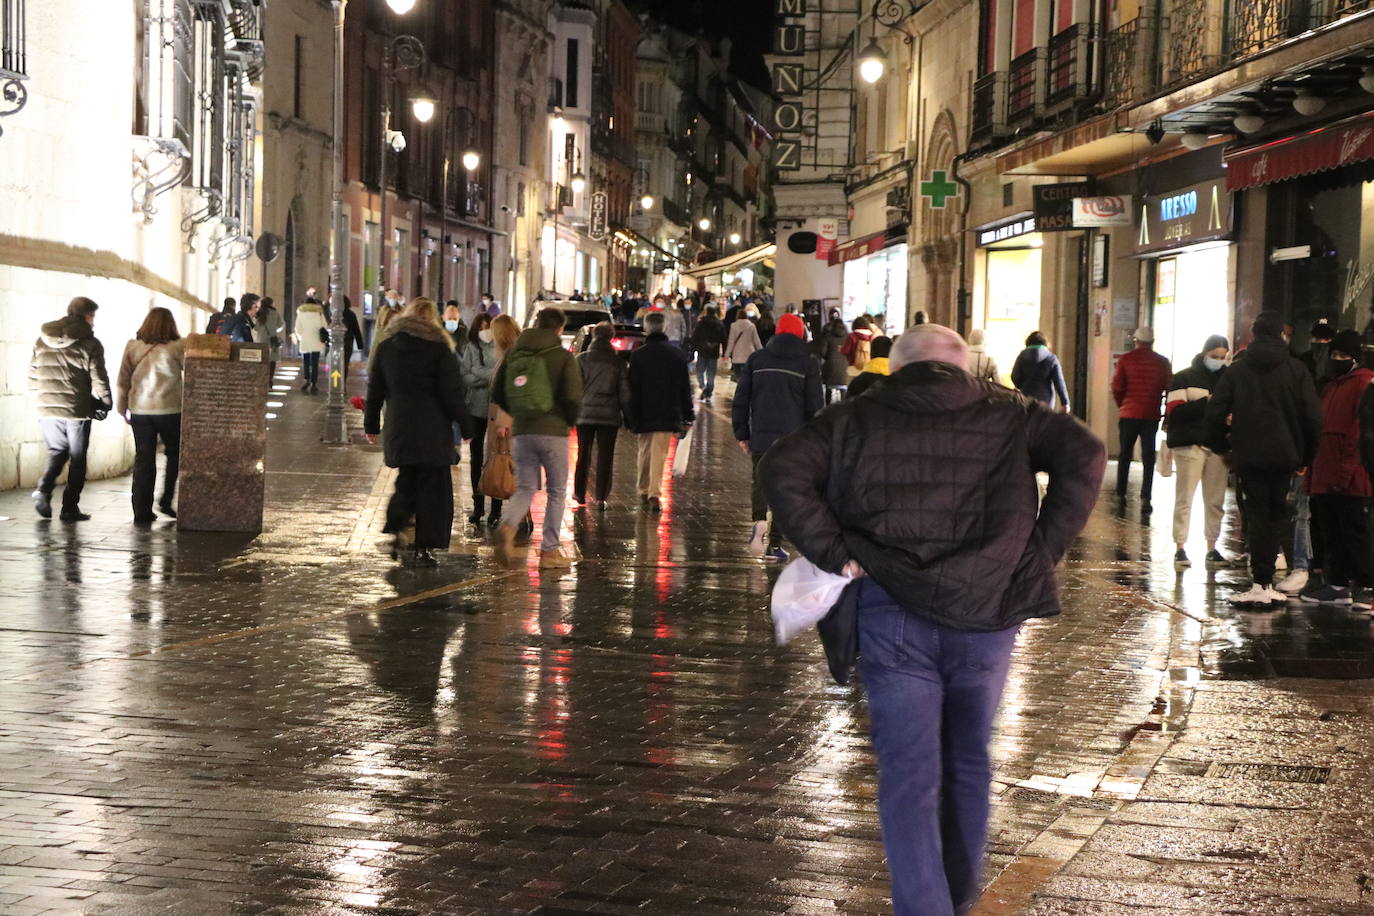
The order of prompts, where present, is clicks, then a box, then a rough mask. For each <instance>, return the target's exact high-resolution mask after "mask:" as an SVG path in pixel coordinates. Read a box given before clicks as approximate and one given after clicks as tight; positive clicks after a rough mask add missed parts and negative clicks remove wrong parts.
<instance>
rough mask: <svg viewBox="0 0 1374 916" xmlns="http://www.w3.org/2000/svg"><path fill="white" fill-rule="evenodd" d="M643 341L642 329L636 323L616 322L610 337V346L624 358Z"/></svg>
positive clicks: (627, 357)
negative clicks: (613, 334) (613, 332)
mask: <svg viewBox="0 0 1374 916" xmlns="http://www.w3.org/2000/svg"><path fill="white" fill-rule="evenodd" d="M642 343H644V329H643V328H641V327H640V326H639V325H637V324H621V323H620V322H616V326H615V336H614V337H612V338H611V346H612V347H614V348H615V351H616V352H617V353H619V354H620V355H621V356H623V357H625V358H626V359H629V358H630V354H631V353H633V352H634V351H635V350H636V349H638V348H639V345H640V344H642Z"/></svg>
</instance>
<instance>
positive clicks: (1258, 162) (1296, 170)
mask: <svg viewBox="0 0 1374 916" xmlns="http://www.w3.org/2000/svg"><path fill="white" fill-rule="evenodd" d="M1366 159H1374V111H1369V112H1366V113H1364V114H1362V115H1360V116H1359V117H1355V118H1350V119H1349V120H1346V121H1341V122H1340V123H1337V124H1333V125H1331V126H1330V127H1323V128H1321V129H1319V130H1313V131H1308V132H1306V133H1301V134H1296V135H1294V136H1292V137H1285V138H1284V139H1282V140H1274V141H1273V142H1271V143H1263V144H1260V145H1259V146H1252V147H1249V148H1248V149H1242V150H1236V151H1235V152H1231V153H1227V154H1226V188H1227V190H1229V191H1239V190H1242V189H1244V188H1257V187H1260V186H1261V185H1266V184H1272V183H1273V182H1275V181H1283V180H1284V179H1287V178H1297V177H1298V176H1299V175H1311V174H1313V173H1314V172H1326V171H1329V170H1331V169H1339V168H1342V167H1343V166H1347V165H1353V164H1354V163H1356V162H1362V161H1364V160H1366Z"/></svg>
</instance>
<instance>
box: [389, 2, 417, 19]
mask: <svg viewBox="0 0 1374 916" xmlns="http://www.w3.org/2000/svg"><path fill="white" fill-rule="evenodd" d="M386 5H387V6H389V7H391V11H392V12H393V13H395V14H396V15H397V16H404V15H405V14H406V13H408V12H410V11H411V10H413V9H415V0H386Z"/></svg>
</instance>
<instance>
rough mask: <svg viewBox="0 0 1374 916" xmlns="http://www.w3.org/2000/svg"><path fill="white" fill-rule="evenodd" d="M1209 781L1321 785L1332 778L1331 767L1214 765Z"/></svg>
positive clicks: (1272, 764) (1208, 770)
mask: <svg viewBox="0 0 1374 916" xmlns="http://www.w3.org/2000/svg"><path fill="white" fill-rule="evenodd" d="M1204 775H1205V776H1207V777H1208V778H1209V779H1250V780H1256V781H1260V782H1306V783H1311V784H1313V785H1321V784H1323V783H1325V782H1326V781H1327V780H1328V779H1329V778H1331V768H1330V767H1304V766H1285V765H1283V764H1277V763H1214V764H1212V765H1211V766H1210V767H1208V768H1207V772H1206V773H1205V774H1204Z"/></svg>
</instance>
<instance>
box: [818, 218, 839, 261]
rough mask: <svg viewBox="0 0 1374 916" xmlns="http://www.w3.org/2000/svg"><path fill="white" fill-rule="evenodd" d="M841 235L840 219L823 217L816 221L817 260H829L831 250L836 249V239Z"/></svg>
mask: <svg viewBox="0 0 1374 916" xmlns="http://www.w3.org/2000/svg"><path fill="white" fill-rule="evenodd" d="M839 237H840V221H839V220H837V219H822V220H817V222H816V260H818V261H829V260H830V252H832V251H834V250H835V241H836V240H837V239H838V238H839Z"/></svg>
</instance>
